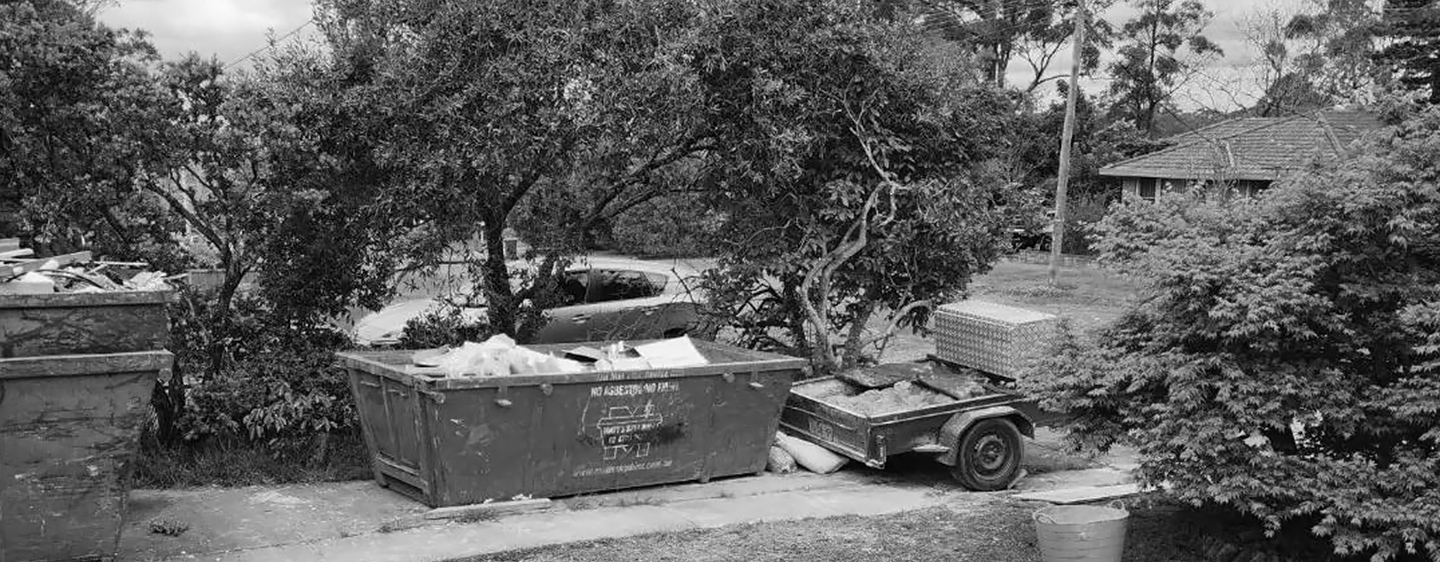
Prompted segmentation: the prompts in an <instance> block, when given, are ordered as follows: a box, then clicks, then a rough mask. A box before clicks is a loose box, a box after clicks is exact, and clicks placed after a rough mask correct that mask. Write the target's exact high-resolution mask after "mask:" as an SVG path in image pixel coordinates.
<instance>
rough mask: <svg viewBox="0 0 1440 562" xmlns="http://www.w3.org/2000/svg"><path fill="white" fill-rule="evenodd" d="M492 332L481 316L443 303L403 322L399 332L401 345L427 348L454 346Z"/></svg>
mask: <svg viewBox="0 0 1440 562" xmlns="http://www.w3.org/2000/svg"><path fill="white" fill-rule="evenodd" d="M492 333H493V332H492V331H491V330H490V326H489V323H487V322H485V321H484V319H479V320H476V319H474V318H470V317H466V316H465V315H464V314H463V313H462V312H461V310H460V308H459V307H457V306H450V305H444V306H442V307H440V308H439V309H435V310H429V311H426V312H425V314H422V315H420V316H417V317H415V318H412V319H410V321H409V322H406V323H405V331H404V332H402V333H401V334H400V343H399V345H398V347H399V348H400V349H427V348H432V347H445V346H452V347H453V346H457V345H460V344H462V343H465V342H467V341H481V340H483V339H485V338H488V337H490V335H491V334H492Z"/></svg>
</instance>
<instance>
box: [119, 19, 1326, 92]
mask: <svg viewBox="0 0 1440 562" xmlns="http://www.w3.org/2000/svg"><path fill="white" fill-rule="evenodd" d="M111 1H112V4H111V6H110V7H108V8H106V9H105V10H104V11H103V12H101V14H100V18H101V20H102V21H104V22H105V23H107V24H109V25H111V26H114V27H125V28H131V29H143V30H146V31H148V32H149V33H150V34H151V41H153V42H154V44H155V46H156V48H158V49H159V50H160V52H161V54H162V55H164V56H165V57H167V58H172V57H179V56H180V55H183V54H185V53H188V52H191V51H195V52H199V53H200V54H201V55H202V56H212V55H213V56H215V57H216V58H218V59H219V60H220V61H222V62H225V63H227V64H228V63H230V62H235V61H239V60H241V59H243V58H244V57H245V56H246V55H248V54H250V53H252V52H254V51H255V50H257V49H262V48H264V47H265V45H266V38H267V37H268V36H270V35H271V34H273V35H274V36H276V37H280V36H284V35H286V34H287V33H290V32H291V31H293V30H295V29H297V28H301V29H300V32H299V33H297V34H296V35H295V37H296V38H304V37H306V36H307V35H309V34H313V33H315V29H314V27H313V26H309V27H304V28H302V26H304V24H305V23H306V22H307V21H308V20H309V19H310V17H311V11H310V3H309V2H307V1H305V0H111ZM1203 1H1204V3H1205V5H1206V6H1207V7H1208V8H1209V9H1210V10H1211V11H1212V12H1214V13H1215V17H1214V19H1213V20H1212V21H1211V22H1210V25H1209V27H1207V28H1206V30H1205V35H1206V36H1207V37H1209V38H1210V39H1211V40H1212V41H1214V42H1216V43H1219V44H1220V46H1221V48H1222V49H1224V51H1225V57H1224V58H1223V59H1222V60H1220V61H1218V62H1216V63H1214V65H1215V66H1214V67H1213V68H1212V69H1210V70H1208V71H1207V73H1206V74H1207V75H1209V81H1210V82H1211V83H1209V84H1206V83H1203V82H1205V81H1206V77H1201V78H1198V79H1197V82H1196V83H1194V84H1192V85H1191V87H1189V88H1188V89H1187V91H1185V92H1183V93H1182V95H1181V96H1178V97H1179V98H1181V99H1179V100H1178V101H1179V103H1180V104H1181V105H1182V107H1184V106H1189V107H1190V108H1194V107H1215V108H1221V109H1231V108H1226V107H1223V106H1225V105H1233V102H1232V101H1231V98H1232V97H1234V96H1232V95H1231V92H1233V91H1234V90H1235V89H1236V88H1235V87H1233V86H1235V85H1236V84H1242V85H1243V82H1244V76H1243V74H1244V71H1243V69H1245V68H1246V67H1247V66H1248V65H1249V64H1250V61H1252V60H1253V59H1254V49H1253V48H1251V47H1250V46H1249V45H1247V44H1246V42H1245V33H1244V31H1243V22H1244V21H1245V19H1246V18H1247V16H1248V15H1249V14H1252V13H1254V12H1255V11H1256V10H1257V9H1262V8H1264V7H1267V6H1271V5H1277V4H1278V5H1284V6H1293V4H1294V3H1295V2H1296V1H1303V0H1270V1H1269V2H1252V1H1249V0H1203ZM1132 13H1133V8H1130V7H1129V6H1128V5H1126V4H1125V3H1124V2H1122V1H1117V2H1116V5H1115V6H1113V7H1112V8H1111V9H1110V10H1109V11H1108V12H1106V14H1105V15H1106V17H1107V19H1109V20H1110V21H1111V22H1114V23H1117V24H1118V23H1119V22H1121V21H1123V20H1124V19H1126V18H1127V17H1128V16H1129V15H1130V14H1132ZM1069 61H1070V57H1069V49H1068V48H1067V49H1066V50H1065V51H1064V52H1062V53H1061V55H1060V56H1058V57H1056V60H1055V61H1054V63H1052V70H1055V71H1059V72H1068V68H1069V64H1070V63H1069ZM242 64H243V63H242ZM1027 69H1028V67H1026V66H1024V65H1023V63H1021V62H1019V61H1016V63H1015V64H1013V65H1012V66H1011V76H1010V80H1011V82H1017V81H1018V82H1023V83H1028V82H1029V78H1030V77H1029V75H1028V74H1026V73H1025V72H1024V71H1026V70H1027ZM1107 83H1108V82H1107V81H1106V80H1105V79H1104V77H1103V76H1099V77H1096V78H1094V79H1091V80H1086V81H1082V82H1081V85H1082V86H1083V87H1084V88H1085V89H1086V91H1088V92H1097V91H1099V90H1101V89H1103V88H1104V87H1105V85H1106V84H1107ZM1222 90H1223V91H1222ZM1047 91H1053V90H1051V89H1050V88H1047ZM1247 95H1248V94H1247Z"/></svg>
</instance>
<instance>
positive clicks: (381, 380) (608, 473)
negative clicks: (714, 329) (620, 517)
mask: <svg viewBox="0 0 1440 562" xmlns="http://www.w3.org/2000/svg"><path fill="white" fill-rule="evenodd" d="M575 345H577V344H570V345H537V346H529V347H530V348H531V349H535V350H537V351H541V352H559V351H561V350H563V349H569V348H572V347H574V346H575ZM590 345H592V346H598V345H604V344H590ZM695 346H696V348H697V349H698V350H699V351H700V352H701V353H702V354H704V355H705V357H706V358H707V359H708V360H709V361H710V364H709V365H703V366H698V367H685V368H676V369H659V370H647V371H614V372H587V373H577V374H556V375H525V376H509V377H473V378H471V377H467V378H436V377H433V376H427V375H424V374H417V373H415V372H414V371H415V369H410V368H407V364H408V363H409V360H410V355H411V352H408V351H375V352H354V353H342V354H339V361H340V364H341V365H342V366H344V367H345V368H346V369H347V370H348V371H349V372H350V381H351V388H352V390H353V392H354V393H355V402H356V407H357V409H358V410H359V414H360V422H361V425H362V427H363V430H364V433H365V439H366V441H367V443H368V445H369V447H370V453H371V457H372V466H373V468H374V471H375V479H376V480H377V481H378V482H380V484H381V485H383V486H387V487H389V488H391V489H393V490H395V491H397V492H400V493H403V494H405V495H408V496H410V497H412V498H414V499H416V500H418V501H421V502H423V503H425V504H427V505H430V506H431V507H446V506H455V505H467V504H474V503H483V502H486V501H490V500H493V501H504V500H510V499H514V498H516V497H522V496H524V497H557V496H566V495H573V494H581V493H586V492H598V491H605V490H618V489H622V488H632V487H637V486H649V485H654V484H664V483H670V482H683V481H690V480H700V481H702V482H703V481H707V480H709V479H710V478H714V477H720V476H730V475H737V474H750V473H758V472H760V471H762V470H764V468H765V461H766V458H767V455H768V453H769V448H770V443H771V441H773V439H774V436H775V430H776V427H777V425H778V424H779V420H780V410H781V408H782V407H783V406H784V404H785V398H786V396H787V395H788V394H789V392H790V384H791V383H792V382H793V381H794V380H795V378H796V377H797V375H798V374H799V372H800V369H801V368H802V367H803V366H804V365H805V361H804V360H801V359H795V358H790V357H785V356H780V355H774V354H768V353H760V352H754V351H748V350H744V349H740V348H736V347H731V346H726V345H721V344H716V343H711V342H706V341H695Z"/></svg>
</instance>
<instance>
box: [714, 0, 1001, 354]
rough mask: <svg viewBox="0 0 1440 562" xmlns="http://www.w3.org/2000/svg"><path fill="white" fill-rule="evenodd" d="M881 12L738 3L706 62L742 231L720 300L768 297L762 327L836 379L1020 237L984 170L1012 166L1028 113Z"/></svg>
mask: <svg viewBox="0 0 1440 562" xmlns="http://www.w3.org/2000/svg"><path fill="white" fill-rule="evenodd" d="M871 10H873V8H871V7H869V6H860V5H855V4H853V3H848V2H838V1H829V0H807V1H802V2H795V1H791V0H745V1H742V2H736V3H734V4H733V5H732V6H731V7H730V8H729V9H728V10H726V11H724V12H717V13H711V14H708V17H707V18H706V19H705V20H703V23H702V27H701V30H700V32H699V35H698V39H697V41H696V45H697V51H696V52H695V53H693V56H692V57H691V60H692V61H693V63H692V64H693V67H694V68H695V69H696V72H697V74H698V75H699V79H700V82H701V83H702V84H703V85H704V88H705V94H706V107H707V108H709V110H708V112H707V114H706V120H707V124H708V126H709V127H710V128H711V129H712V130H713V131H715V135H716V139H717V141H716V145H717V146H716V148H715V150H714V151H713V152H712V157H713V158H714V162H713V165H711V166H710V167H709V169H708V171H709V174H708V177H707V178H706V179H705V183H706V185H709V186H711V187H710V190H709V193H710V195H711V199H712V201H713V204H714V205H716V207H717V208H718V209H719V210H720V211H721V212H722V214H723V215H724V216H726V217H727V218H728V221H727V223H726V225H725V226H724V228H723V229H722V233H721V235H720V246H721V247H722V249H723V257H722V259H721V264H722V269H721V270H720V271H719V272H717V273H716V274H715V275H713V276H712V279H711V281H712V283H713V284H714V285H716V286H719V287H722V288H724V289H725V290H720V291H716V292H715V294H717V295H719V297H717V298H718V299H719V300H724V299H725V298H727V297H730V300H728V301H725V303H726V304H732V305H736V307H737V308H743V307H744V305H747V304H752V303H754V302H755V300H756V299H755V298H753V296H754V295H755V294H757V293H758V294H761V295H766V296H768V298H761V299H759V300H763V301H766V302H767V303H768V306H763V307H762V312H763V314H762V316H763V317H764V318H763V319H760V320H757V321H756V322H755V323H753V324H750V325H747V326H744V327H745V328H749V329H752V330H753V332H755V333H752V334H751V335H759V336H765V337H773V338H774V339H775V340H777V341H779V342H780V343H781V344H782V345H784V346H786V347H789V348H792V349H795V350H797V351H798V352H800V353H804V354H807V355H809V356H810V357H811V358H812V362H813V363H814V365H815V366H816V368H817V369H819V370H821V371H825V370H830V369H834V368H837V367H842V366H849V365H853V364H855V363H857V362H859V361H860V360H861V359H862V351H864V349H865V348H868V346H869V345H870V344H877V343H879V344H882V345H883V343H882V342H884V341H886V339H887V337H888V335H889V334H890V333H891V331H893V330H894V329H895V328H896V327H897V326H899V325H903V324H906V323H914V324H915V325H921V324H923V322H924V318H925V317H926V315H927V314H928V312H929V310H931V309H932V308H933V306H934V305H935V304H937V303H940V302H945V300H946V299H949V298H952V297H954V296H955V295H956V294H958V293H959V292H961V291H963V289H964V287H965V285H966V283H967V282H968V280H969V278H970V276H971V275H973V274H975V273H978V272H983V271H984V270H985V269H986V268H988V267H989V264H990V263H991V261H992V260H993V259H994V258H995V257H996V255H997V251H998V244H999V236H998V235H999V233H1000V230H1001V225H1002V224H1003V219H1001V217H1000V215H999V214H998V213H994V212H993V211H994V210H995V200H996V198H997V197H999V195H998V194H997V193H996V192H997V191H998V189H997V187H998V186H996V185H994V184H993V183H991V182H987V181H980V180H979V179H978V178H974V177H971V176H968V175H967V168H968V165H969V164H972V163H974V162H977V161H979V160H981V159H983V158H985V157H987V156H989V155H991V154H994V153H996V152H999V150H998V149H999V146H998V145H1001V144H1003V143H1004V140H1003V139H1002V138H1000V137H999V136H998V135H997V132H999V131H1003V130H1005V125H1004V123H1006V119H1008V116H1009V115H1010V112H1009V110H1008V108H1009V107H1010V102H1009V101H1008V100H1006V99H1005V97H1004V96H1003V95H1001V94H999V93H997V92H995V91H993V90H988V89H983V88H976V87H974V85H973V84H969V85H967V84H965V83H964V82H963V78H961V77H957V76H956V75H955V74H953V73H945V72H936V71H935V69H936V68H937V67H936V66H933V65H935V64H939V63H943V61H938V60H935V59H932V58H929V57H927V56H926V55H925V53H927V51H926V50H925V49H926V47H925V45H924V43H923V41H924V40H923V38H920V37H917V36H918V35H919V34H917V33H915V31H914V29H913V28H911V27H909V24H908V23H897V22H889V21H886V20H884V19H883V18H880V17H878V16H877V15H876V13H875V12H873V11H871ZM728 312H729V311H727V314H726V317H727V319H728V318H730V317H732V315H730V314H729V313H728ZM876 317H884V319H885V322H884V324H885V325H886V327H884V328H882V329H881V330H879V331H878V333H876V332H868V331H867V327H868V326H869V325H870V324H871V320H872V319H874V318H876ZM742 320H743V319H742ZM774 332H784V334H783V335H777V334H775V333H774ZM834 342H843V345H842V346H841V347H842V350H841V351H840V352H837V351H836V349H835V348H834V346H833V345H832V343H834Z"/></svg>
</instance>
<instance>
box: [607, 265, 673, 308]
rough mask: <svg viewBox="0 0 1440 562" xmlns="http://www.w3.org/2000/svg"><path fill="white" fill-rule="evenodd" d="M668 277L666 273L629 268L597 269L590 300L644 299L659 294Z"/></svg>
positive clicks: (663, 288)
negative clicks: (660, 273)
mask: <svg viewBox="0 0 1440 562" xmlns="http://www.w3.org/2000/svg"><path fill="white" fill-rule="evenodd" d="M666 281H668V279H667V278H666V277H665V276H664V275H657V274H647V273H644V272H641V271H629V270H609V269H597V270H595V281H594V282H595V283H596V286H595V287H594V291H592V292H591V293H590V302H608V301H617V300H625V299H643V298H649V297H655V296H659V295H660V293H661V292H662V291H664V290H665V283H666Z"/></svg>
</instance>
